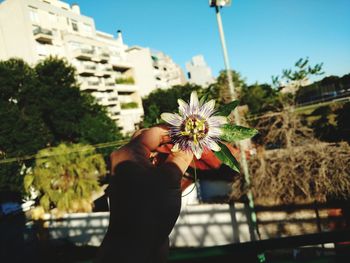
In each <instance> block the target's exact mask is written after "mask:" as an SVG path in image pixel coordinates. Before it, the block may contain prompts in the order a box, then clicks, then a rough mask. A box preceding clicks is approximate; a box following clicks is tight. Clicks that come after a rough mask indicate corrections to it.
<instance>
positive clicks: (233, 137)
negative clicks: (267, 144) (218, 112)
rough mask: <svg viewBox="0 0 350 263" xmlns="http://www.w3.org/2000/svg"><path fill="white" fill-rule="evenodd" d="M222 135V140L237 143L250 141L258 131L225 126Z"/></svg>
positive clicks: (229, 125)
mask: <svg viewBox="0 0 350 263" xmlns="http://www.w3.org/2000/svg"><path fill="white" fill-rule="evenodd" d="M221 131H222V134H221V136H220V138H221V139H222V140H224V141H227V142H237V141H241V140H245V139H249V138H251V137H253V136H254V135H256V134H257V133H258V131H257V130H256V129H251V128H246V127H243V126H238V125H232V124H225V125H223V126H222V127H221Z"/></svg>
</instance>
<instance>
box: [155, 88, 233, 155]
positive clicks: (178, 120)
mask: <svg viewBox="0 0 350 263" xmlns="http://www.w3.org/2000/svg"><path fill="white" fill-rule="evenodd" d="M178 104H179V114H177V113H163V114H161V118H162V119H163V120H164V121H166V122H167V123H169V124H170V125H171V126H170V137H171V140H172V142H173V143H174V146H173V149H172V150H173V151H178V150H182V151H192V152H193V154H194V155H195V156H196V158H197V159H200V158H201V156H202V153H203V151H204V150H206V149H209V150H213V151H220V150H221V148H220V146H219V145H218V144H217V142H218V141H219V137H220V135H221V134H222V131H221V129H220V127H221V126H222V125H224V124H226V123H227V118H226V117H224V116H213V114H214V113H215V109H214V106H215V101H214V100H210V101H208V102H206V103H203V104H200V103H199V101H198V96H197V93H196V92H195V91H194V92H192V93H191V99H190V103H189V104H188V103H186V102H185V101H183V100H181V99H179V100H178Z"/></svg>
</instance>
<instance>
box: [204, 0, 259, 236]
mask: <svg viewBox="0 0 350 263" xmlns="http://www.w3.org/2000/svg"><path fill="white" fill-rule="evenodd" d="M209 4H210V6H211V7H215V13H216V20H217V23H218V29H219V34H220V40H221V46H222V52H223V56H224V62H225V70H226V76H227V81H228V86H229V92H230V97H231V99H232V100H235V99H237V94H236V90H235V86H234V83H233V80H232V72H231V69H230V62H229V58H228V53H227V47H226V40H225V34H224V28H223V25H222V20H221V14H220V8H222V7H224V6H229V5H231V0H210V1H209ZM233 116H234V120H235V123H236V124H237V125H240V124H241V118H240V116H239V112H238V109H237V108H236V109H235V110H234V111H233ZM238 144H239V145H238V146H239V149H240V155H241V162H240V164H241V167H242V169H243V173H244V179H245V182H246V184H247V185H250V174H249V168H248V161H247V156H246V152H245V150H246V145H245V144H244V143H243V142H239V143H238ZM247 197H248V200H249V208H250V216H251V218H250V220H248V222H249V221H251V223H252V225H253V226H254V229H252V230H253V232H254V233H253V234H251V238H252V239H253V240H257V239H259V231H258V228H257V218H256V213H255V211H254V199H253V194H252V192H251V191H249V192H248V193H247Z"/></svg>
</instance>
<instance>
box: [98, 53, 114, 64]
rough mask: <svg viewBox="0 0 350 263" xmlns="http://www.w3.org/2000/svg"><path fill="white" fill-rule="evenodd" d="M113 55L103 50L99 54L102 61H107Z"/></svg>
mask: <svg viewBox="0 0 350 263" xmlns="http://www.w3.org/2000/svg"><path fill="white" fill-rule="evenodd" d="M110 57H111V56H110V55H109V53H107V52H102V53H100V55H99V58H100V61H101V62H107V61H108V60H109V58H110Z"/></svg>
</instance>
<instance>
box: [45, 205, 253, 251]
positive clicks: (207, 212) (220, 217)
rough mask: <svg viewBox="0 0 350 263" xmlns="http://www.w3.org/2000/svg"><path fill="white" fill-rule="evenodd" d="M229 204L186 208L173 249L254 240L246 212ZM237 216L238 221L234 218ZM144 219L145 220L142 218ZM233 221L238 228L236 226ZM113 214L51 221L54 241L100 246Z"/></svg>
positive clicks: (173, 237) (172, 238) (48, 223)
mask: <svg viewBox="0 0 350 263" xmlns="http://www.w3.org/2000/svg"><path fill="white" fill-rule="evenodd" d="M242 208H243V206H242V207H237V208H236V211H234V210H232V208H231V207H230V206H229V205H228V204H191V205H186V203H185V204H184V205H183V207H182V210H181V214H180V217H179V219H178V221H177V223H176V225H175V227H174V229H173V231H172V233H171V235H170V244H171V246H173V247H206V246H216V245H225V244H230V243H233V242H246V241H249V240H250V233H249V228H248V225H247V217H246V215H245V211H244V209H242ZM233 216H234V218H233ZM140 220H142V219H141V218H140ZM233 222H237V224H236V223H235V225H233ZM108 223H109V212H98V213H76V214H69V215H66V216H64V217H63V218H61V219H58V220H56V219H48V220H47V221H46V226H47V227H48V229H49V236H50V238H51V239H66V240H69V241H70V242H72V243H74V244H76V245H91V246H99V245H100V244H101V242H102V240H103V237H104V235H105V233H106V231H107V227H108Z"/></svg>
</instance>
